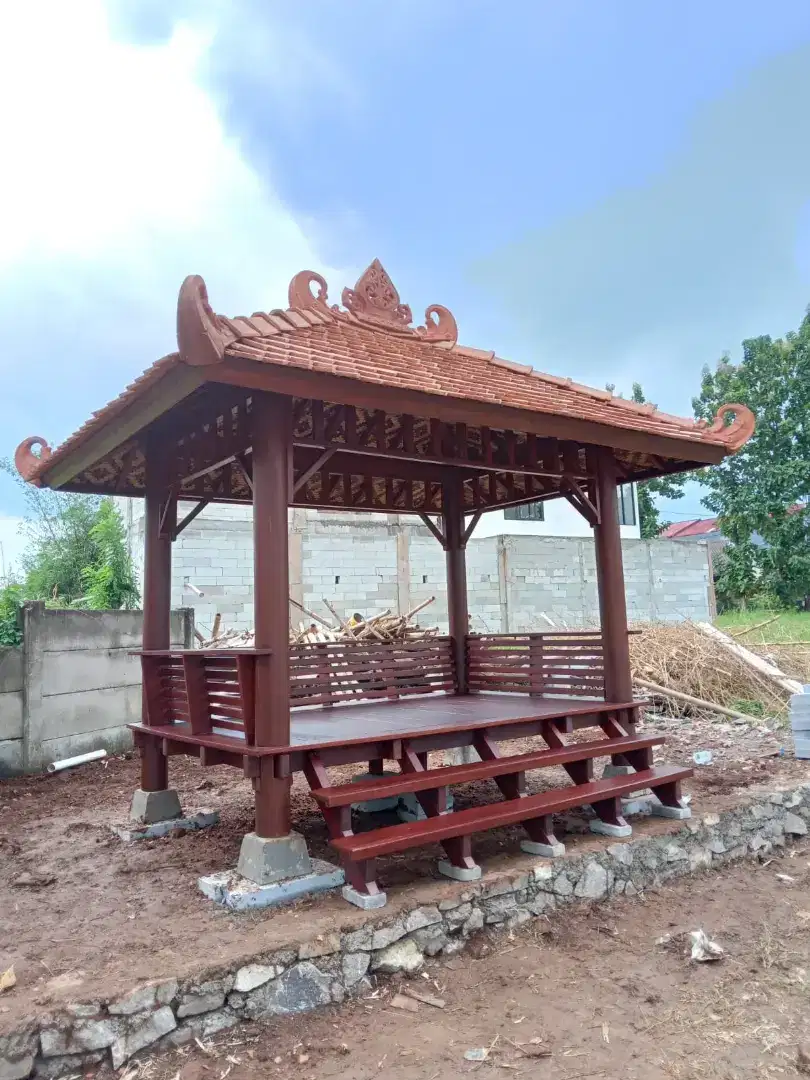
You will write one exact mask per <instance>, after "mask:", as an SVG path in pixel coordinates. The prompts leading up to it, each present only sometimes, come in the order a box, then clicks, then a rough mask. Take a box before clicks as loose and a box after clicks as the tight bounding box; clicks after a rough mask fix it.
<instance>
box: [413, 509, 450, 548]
mask: <svg viewBox="0 0 810 1080" xmlns="http://www.w3.org/2000/svg"><path fill="white" fill-rule="evenodd" d="M419 517H420V518H421V519H422V521H423V523H424V524H425V525H427V527H428V528H429V529H430V531H431V532H432V533H433V535H434V536H435V537H436V539H437V540H438V541H439V543H440V544H441V545H442V548H443V549H444V550H445V551H447V538H446V537H445V535H444V533H443V532H442V530H441V529H440V528H439V526H438V525H437V524H436V523H435V521H432V520H431V519H430V518H429V517H428V516H427V514H419Z"/></svg>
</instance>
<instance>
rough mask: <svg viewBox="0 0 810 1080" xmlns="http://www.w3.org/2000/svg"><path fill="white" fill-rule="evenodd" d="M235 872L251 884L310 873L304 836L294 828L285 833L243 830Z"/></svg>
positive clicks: (267, 882)
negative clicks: (277, 834)
mask: <svg viewBox="0 0 810 1080" xmlns="http://www.w3.org/2000/svg"><path fill="white" fill-rule="evenodd" d="M236 872H237V874H239V875H240V877H243V878H247V880H248V881H252V882H253V883H254V884H255V885H272V884H273V883H274V882H276V881H284V880H285V879H287V878H296V877H303V876H304V875H305V874H311V873H312V860H311V859H310V857H309V852H308V851H307V843H306V840H304V838H303V836H301V835H300V834H299V833H296V832H291V833H289V834H288V835H287V836H258V835H257V834H256V833H253V832H251V833H246V834H245V835H244V836H243V837H242V847H241V849H240V851H239V861H238V862H237V864H236Z"/></svg>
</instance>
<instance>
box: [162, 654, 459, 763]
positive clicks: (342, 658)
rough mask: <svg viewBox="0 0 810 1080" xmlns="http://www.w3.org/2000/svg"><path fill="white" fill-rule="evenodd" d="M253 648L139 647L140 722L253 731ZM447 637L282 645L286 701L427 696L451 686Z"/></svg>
mask: <svg viewBox="0 0 810 1080" xmlns="http://www.w3.org/2000/svg"><path fill="white" fill-rule="evenodd" d="M258 655H259V652H258V651H257V650H255V649H244V650H237V649H233V650H229V649H221V650H218V651H215V650H190V651H185V650H184V651H182V652H142V653H141V664H142V668H143V685H144V694H145V697H146V723H147V726H149V727H159V726H162V725H166V724H174V723H177V722H181V723H187V724H189V725H190V727H191V731H192V733H193V734H194V735H210V734H211V733H212V731H216V732H224V733H226V734H227V733H229V732H231V731H233V732H239V734H240V735H241V734H243V733H244V736H245V738H246V740H247V743H248V745H250V746H252V745H253V743H254V732H255V684H256V657H257V656H258ZM454 685H455V683H454V671H453V654H452V650H451V647H450V639H449V638H446V637H435V638H428V639H426V640H424V641H409V642H398V643H390V644H389V643H383V642H371V643H364V642H359V641H338V642H328V643H324V644H315V645H295V646H292V647H291V648H290V706H291V708H301V707H303V706H307V705H322V706H323V705H327V706H328V705H337V704H339V703H340V702H345V701H367V700H373V699H377V698H388V699H389V700H391V701H395V700H397V699H398V698H401V697H405V696H407V695H409V694H430V693H434V692H437V691H445V692H447V693H450V692H452V690H453V689H454Z"/></svg>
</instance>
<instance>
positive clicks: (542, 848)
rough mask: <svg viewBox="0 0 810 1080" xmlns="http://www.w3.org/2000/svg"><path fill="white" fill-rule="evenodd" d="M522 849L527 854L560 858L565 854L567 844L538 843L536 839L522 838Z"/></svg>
mask: <svg viewBox="0 0 810 1080" xmlns="http://www.w3.org/2000/svg"><path fill="white" fill-rule="evenodd" d="M520 850H521V851H525V852H526V854H527V855H542V856H543V857H544V858H546V859H560V858H562V856H563V855H564V854H565V844H560V843H557V844H538V843H536V842H535V841H534V840H521V841H520Z"/></svg>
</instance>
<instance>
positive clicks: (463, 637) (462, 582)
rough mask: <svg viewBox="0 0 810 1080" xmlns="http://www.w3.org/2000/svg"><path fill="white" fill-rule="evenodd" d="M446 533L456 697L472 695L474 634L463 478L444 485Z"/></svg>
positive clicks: (444, 522)
mask: <svg viewBox="0 0 810 1080" xmlns="http://www.w3.org/2000/svg"><path fill="white" fill-rule="evenodd" d="M442 532H443V533H444V547H445V554H446V565H447V620H448V623H449V627H450V637H451V639H452V648H453V661H454V665H455V669H456V693H457V694H468V693H469V692H470V690H469V678H468V672H467V634H468V633H469V631H470V616H469V612H468V609H467V558H466V553H465V550H464V504H463V502H462V480H461V477H460V476H453V477H450V478H448V479H447V480H445V481H444V482H443V484H442Z"/></svg>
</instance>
